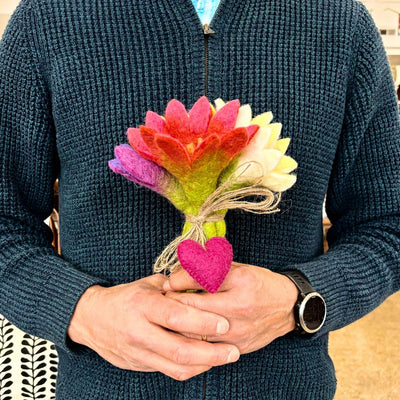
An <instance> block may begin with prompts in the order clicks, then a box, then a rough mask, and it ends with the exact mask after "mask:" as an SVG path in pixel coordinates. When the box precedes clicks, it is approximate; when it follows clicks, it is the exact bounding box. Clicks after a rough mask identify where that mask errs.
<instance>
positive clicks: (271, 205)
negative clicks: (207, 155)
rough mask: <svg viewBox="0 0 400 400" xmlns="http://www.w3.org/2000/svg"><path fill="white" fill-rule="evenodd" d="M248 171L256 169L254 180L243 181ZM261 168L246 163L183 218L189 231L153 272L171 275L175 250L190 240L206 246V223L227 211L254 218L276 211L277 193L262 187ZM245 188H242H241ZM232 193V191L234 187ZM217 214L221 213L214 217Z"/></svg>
mask: <svg viewBox="0 0 400 400" xmlns="http://www.w3.org/2000/svg"><path fill="white" fill-rule="evenodd" d="M249 168H256V169H257V171H258V174H253V175H255V177H253V178H249V177H246V172H247V171H248V169H249ZM262 180H263V167H262V166H261V164H260V163H258V162H256V161H249V162H246V163H244V164H241V165H239V166H238V167H237V168H236V169H235V170H234V171H233V173H232V174H231V175H230V177H229V178H228V179H227V180H226V181H225V182H224V183H223V184H222V185H220V186H219V187H218V188H217V189H216V190H215V191H214V192H213V193H211V194H210V196H209V197H208V198H207V199H206V200H205V202H204V203H203V205H202V206H201V208H200V210H199V212H198V214H197V215H185V218H186V222H189V223H191V225H192V226H191V227H190V229H189V230H188V231H187V232H186V233H185V234H183V235H181V236H178V237H177V238H175V239H174V240H173V241H172V242H171V243H170V244H169V245H168V246H167V247H166V248H165V249H164V250H163V251H162V253H161V254H160V255H159V256H158V258H157V260H156V262H155V264H154V272H164V273H166V272H174V271H175V270H176V269H178V268H179V267H180V264H179V260H178V256H177V253H176V251H177V248H178V246H179V244H180V243H181V242H183V241H184V240H186V239H192V240H195V241H196V242H198V243H200V244H201V245H202V246H204V245H205V243H206V242H207V235H206V233H205V232H204V228H203V224H204V223H205V222H218V221H222V220H223V219H224V218H225V214H226V211H228V210H233V209H240V210H244V211H247V212H251V213H253V214H271V213H276V212H278V211H279V209H278V208H277V206H278V203H279V202H280V199H281V195H280V193H274V192H272V191H270V190H269V189H267V188H266V187H264V186H261V182H262ZM243 184H246V186H245V187H241V185H243ZM237 186H238V188H237V189H235V187H237ZM249 196H256V198H257V200H256V201H246V200H243V199H244V198H245V197H249ZM218 212H222V213H219V214H217V213H218Z"/></svg>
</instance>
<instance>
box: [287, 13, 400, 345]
mask: <svg viewBox="0 0 400 400" xmlns="http://www.w3.org/2000/svg"><path fill="white" fill-rule="evenodd" d="M353 45H354V47H355V51H354V57H353V60H352V63H351V66H350V72H349V85H348V92H347V103H346V111H345V117H344V123H343V129H342V134H341V139H340V143H339V146H338V149H337V154H336V159H335V163H334V166H333V169H332V174H331V179H330V183H329V189H328V193H327V214H328V217H329V218H330V220H331V222H332V228H331V229H330V230H329V232H328V243H329V246H330V248H329V251H328V252H327V253H326V254H324V255H322V256H320V257H319V258H317V259H315V260H312V261H310V262H307V263H304V264H299V265H294V266H291V267H293V269H298V270H300V271H302V272H303V273H304V274H305V275H306V276H307V277H308V279H309V280H310V282H311V284H312V285H313V286H314V287H315V288H316V289H317V290H318V291H319V292H320V293H321V294H322V295H323V296H324V298H325V299H326V302H327V319H326V323H325V326H324V327H323V329H322V330H321V331H320V332H319V333H318V334H317V335H316V337H318V336H319V335H321V334H324V333H326V332H327V331H330V330H335V329H338V328H341V327H343V326H345V325H347V324H350V323H351V322H353V321H355V320H357V319H359V318H361V317H362V316H364V315H365V314H367V313H368V312H370V311H372V310H373V309H374V308H376V307H377V306H378V305H379V304H380V303H381V302H382V301H383V300H385V298H387V297H388V296H389V295H391V294H393V293H394V292H396V291H397V290H399V289H400V122H399V110H398V105H397V99H396V96H395V92H394V87H393V80H392V76H391V73H390V68H389V65H388V61H387V57H386V53H385V50H384V47H383V45H382V41H381V38H380V35H379V33H378V31H377V29H376V27H375V25H374V23H373V21H372V19H371V17H370V16H369V14H368V12H367V11H366V10H365V9H364V7H363V6H361V5H360V16H359V19H358V27H357V29H356V33H355V37H354V41H353Z"/></svg>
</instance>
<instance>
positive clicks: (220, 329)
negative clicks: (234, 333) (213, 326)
mask: <svg viewBox="0 0 400 400" xmlns="http://www.w3.org/2000/svg"><path fill="white" fill-rule="evenodd" d="M228 330H229V323H228V321H226V320H222V321H218V322H217V334H219V335H222V334H224V333H226V332H228Z"/></svg>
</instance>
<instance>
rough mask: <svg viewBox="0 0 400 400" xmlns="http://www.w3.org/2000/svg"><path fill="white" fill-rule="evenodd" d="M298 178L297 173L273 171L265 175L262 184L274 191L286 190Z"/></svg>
mask: <svg viewBox="0 0 400 400" xmlns="http://www.w3.org/2000/svg"><path fill="white" fill-rule="evenodd" d="M296 179H297V177H296V175H289V174H280V173H278V172H271V173H270V174H268V175H267V176H266V177H264V179H263V182H262V184H263V186H265V187H267V188H268V189H270V190H272V191H274V192H284V191H285V190H288V189H289V188H291V187H292V186H293V185H294V184H295V183H296Z"/></svg>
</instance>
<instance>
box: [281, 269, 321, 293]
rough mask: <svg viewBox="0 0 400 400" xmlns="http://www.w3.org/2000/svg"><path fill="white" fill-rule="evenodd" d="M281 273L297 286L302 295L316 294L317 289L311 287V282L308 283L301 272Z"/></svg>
mask: <svg viewBox="0 0 400 400" xmlns="http://www.w3.org/2000/svg"><path fill="white" fill-rule="evenodd" d="M279 273H280V274H282V275H285V276H287V277H288V278H289V279H290V280H291V281H292V282H293V283H294V284H295V285H296V287H297V289H298V290H299V292H300V293H302V294H304V295H306V294H308V293H313V292H315V289H314V288H313V287H312V286H311V284H310V282H308V280H307V278H306V277H305V276H304V275H303V274H302V273H301V272H300V271H297V270H293V271H282V272H279Z"/></svg>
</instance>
